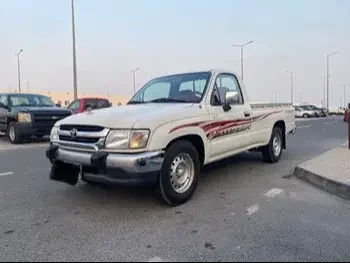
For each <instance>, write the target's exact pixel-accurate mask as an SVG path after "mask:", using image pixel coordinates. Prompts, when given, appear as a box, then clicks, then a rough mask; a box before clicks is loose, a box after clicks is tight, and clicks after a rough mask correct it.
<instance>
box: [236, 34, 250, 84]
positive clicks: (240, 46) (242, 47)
mask: <svg viewBox="0 0 350 263" xmlns="http://www.w3.org/2000/svg"><path fill="white" fill-rule="evenodd" d="M253 42H254V41H253V40H252V41H249V42H247V43H245V44H243V45H232V46H233V47H239V48H240V49H241V78H242V80H243V64H244V57H243V52H244V51H243V49H244V47H245V46H247V45H249V44H251V43H253Z"/></svg>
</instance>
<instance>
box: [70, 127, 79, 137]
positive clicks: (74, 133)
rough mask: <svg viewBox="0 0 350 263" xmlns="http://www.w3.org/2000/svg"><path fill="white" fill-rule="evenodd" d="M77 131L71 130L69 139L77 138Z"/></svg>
mask: <svg viewBox="0 0 350 263" xmlns="http://www.w3.org/2000/svg"><path fill="white" fill-rule="evenodd" d="M77 134H78V131H77V129H73V130H71V131H70V137H72V138H75V137H77Z"/></svg>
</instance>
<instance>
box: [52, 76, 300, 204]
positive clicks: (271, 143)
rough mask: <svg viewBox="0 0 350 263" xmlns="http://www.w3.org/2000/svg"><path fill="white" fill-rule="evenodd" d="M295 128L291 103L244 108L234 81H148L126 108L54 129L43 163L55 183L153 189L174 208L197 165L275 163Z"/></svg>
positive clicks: (195, 177) (194, 178) (187, 191)
mask: <svg viewBox="0 0 350 263" xmlns="http://www.w3.org/2000/svg"><path fill="white" fill-rule="evenodd" d="M295 129H296V126H295V112H294V108H293V107H292V105H291V104H287V103H286V104H250V102H249V98H248V95H247V91H246V89H245V86H244V85H243V83H242V82H241V81H240V78H239V77H238V76H237V74H235V73H233V72H229V71H225V70H210V71H203V72H192V73H184V74H177V75H169V76H163V77H159V78H156V79H153V80H151V81H149V82H148V83H146V84H145V85H144V86H143V87H142V88H141V89H140V90H139V91H138V92H137V93H136V94H135V95H134V97H133V98H132V99H131V100H130V101H129V102H128V104H127V105H125V106H121V107H112V108H106V109H99V110H92V111H88V112H85V113H80V114H77V115H72V116H70V117H68V118H65V119H64V120H61V121H59V122H57V123H56V124H55V126H54V127H53V129H52V131H51V135H50V145H49V148H48V149H47V150H46V156H47V157H48V159H49V160H50V162H51V164H52V166H51V171H50V178H51V179H52V180H54V181H60V182H65V183H68V184H70V185H75V184H77V183H78V182H79V180H82V181H84V182H87V183H106V184H125V185H128V186H129V185H144V186H145V185H148V186H155V187H154V189H156V192H157V193H158V196H160V197H161V199H162V200H163V201H165V202H166V203H167V204H169V205H171V206H176V205H179V204H182V203H184V202H186V201H187V200H189V199H190V198H191V196H192V195H193V193H194V192H195V189H196V187H197V184H198V182H199V180H200V171H201V168H202V167H203V166H204V165H207V164H209V163H212V162H215V161H218V160H221V159H224V158H227V157H229V156H232V155H235V154H238V153H242V152H246V151H259V152H261V154H262V158H263V160H264V161H266V162H269V163H276V162H278V161H279V159H280V158H281V155H282V151H283V150H284V149H286V147H287V135H288V134H290V133H294V132H295Z"/></svg>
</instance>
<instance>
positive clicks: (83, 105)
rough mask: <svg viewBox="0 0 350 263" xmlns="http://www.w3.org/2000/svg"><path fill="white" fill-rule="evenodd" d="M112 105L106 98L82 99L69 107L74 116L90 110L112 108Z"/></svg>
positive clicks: (73, 102)
mask: <svg viewBox="0 0 350 263" xmlns="http://www.w3.org/2000/svg"><path fill="white" fill-rule="evenodd" d="M111 106H112V104H111V103H110V102H109V101H108V100H107V99H104V98H80V99H76V100H74V101H72V103H71V104H69V106H68V107H67V108H68V109H69V110H71V111H72V113H73V114H77V113H81V112H84V111H86V110H88V109H91V110H96V109H103V108H108V107H111Z"/></svg>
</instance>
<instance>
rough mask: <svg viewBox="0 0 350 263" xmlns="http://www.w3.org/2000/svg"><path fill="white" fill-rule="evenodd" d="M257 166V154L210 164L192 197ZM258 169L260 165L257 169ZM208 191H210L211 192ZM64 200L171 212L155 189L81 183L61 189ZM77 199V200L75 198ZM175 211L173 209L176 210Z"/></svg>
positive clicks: (260, 159)
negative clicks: (233, 171) (235, 170)
mask: <svg viewBox="0 0 350 263" xmlns="http://www.w3.org/2000/svg"><path fill="white" fill-rule="evenodd" d="M257 164H260V165H261V166H263V165H264V163H263V162H262V158H261V154H260V153H248V154H247V153H243V154H239V155H236V156H233V157H230V158H228V159H224V160H221V161H219V162H216V163H213V164H210V165H208V166H206V167H204V168H203V170H202V172H201V179H200V184H199V187H198V188H197V190H196V193H195V196H198V197H200V196H201V195H203V194H208V193H207V191H208V190H209V191H214V192H215V191H217V189H220V188H221V186H220V185H222V184H232V183H233V184H235V181H237V180H238V181H239V180H241V179H242V178H244V176H245V175H244V173H245V172H247V173H248V172H249V171H251V170H252V169H253V167H256V165H257ZM235 166H236V167H237V166H238V167H239V168H240V170H242V169H243V171H241V173H233V174H232V175H230V177H229V178H228V177H227V174H228V173H231V171H232V168H233V167H235ZM258 166H259V165H258ZM210 189H211V190H210ZM63 191H64V192H65V193H64V195H65V196H66V198H67V200H72V199H74V200H75V201H74V202H75V203H76V202H77V203H79V204H77V205H78V206H83V207H86V206H92V207H94V208H95V209H96V207H100V209H103V207H109V206H116V207H118V208H128V209H133V210H134V209H136V210H139V209H141V210H142V211H143V210H144V209H146V210H149V209H151V210H155V211H158V210H159V209H160V211H162V210H164V208H169V209H170V210H171V209H173V208H172V207H170V206H167V205H166V204H165V203H163V202H161V199H160V198H159V197H158V196H157V194H156V191H155V186H153V187H126V186H118V185H106V184H90V183H85V182H80V183H79V184H78V185H77V186H75V187H69V186H68V188H64V190H63ZM77 196H78V198H77ZM175 209H176V208H175Z"/></svg>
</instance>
